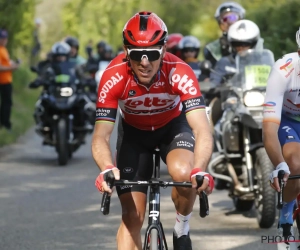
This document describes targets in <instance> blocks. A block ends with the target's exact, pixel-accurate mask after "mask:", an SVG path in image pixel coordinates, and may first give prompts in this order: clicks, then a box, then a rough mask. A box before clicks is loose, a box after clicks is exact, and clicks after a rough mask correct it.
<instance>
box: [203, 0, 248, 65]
mask: <svg viewBox="0 0 300 250" xmlns="http://www.w3.org/2000/svg"><path fill="white" fill-rule="evenodd" d="M245 13H246V11H245V9H244V8H243V7H242V6H241V5H240V4H238V3H236V2H225V3H222V4H221V5H220V6H219V7H218V8H217V9H216V12H215V19H216V20H217V22H218V25H219V28H220V30H221V31H222V36H221V37H220V38H219V39H217V40H215V41H213V42H211V43H209V44H207V45H206V46H205V47H204V49H203V54H204V58H205V59H206V60H209V61H210V62H211V64H212V67H214V66H215V64H216V62H217V61H219V60H220V59H221V58H222V57H224V56H228V55H230V54H231V48H230V44H229V42H228V40H227V32H228V29H229V27H230V26H231V25H232V24H234V23H235V22H236V21H238V20H241V19H244V17H245Z"/></svg>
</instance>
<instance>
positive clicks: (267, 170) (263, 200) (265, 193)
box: [254, 148, 276, 228]
mask: <svg viewBox="0 0 300 250" xmlns="http://www.w3.org/2000/svg"><path fill="white" fill-rule="evenodd" d="M254 170H255V175H254V178H255V179H256V182H257V183H256V184H257V186H258V189H257V191H256V194H255V208H256V217H257V221H258V224H259V227H260V228H270V227H271V226H272V225H273V224H274V222H275V217H276V207H275V203H276V193H275V191H274V190H273V188H271V186H270V183H269V176H270V174H271V173H272V171H273V170H274V168H273V165H272V163H271V161H270V159H269V157H268V155H267V152H266V150H265V148H259V149H257V150H256V152H255V164H254Z"/></svg>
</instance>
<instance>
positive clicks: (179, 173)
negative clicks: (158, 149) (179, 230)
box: [167, 148, 196, 215]
mask: <svg viewBox="0 0 300 250" xmlns="http://www.w3.org/2000/svg"><path fill="white" fill-rule="evenodd" d="M193 162H194V153H193V152H191V151H189V150H186V149H182V148H178V149H174V150H172V151H170V152H169V153H168V155H167V166H168V171H169V173H170V175H171V177H172V179H173V180H174V181H190V173H191V171H192V169H193ZM195 198H196V190H193V189H191V188H181V187H174V188H173V189H172V200H173V202H174V205H175V208H176V210H177V212H179V213H180V214H182V215H189V214H190V213H191V212H192V210H193V205H194V202H195Z"/></svg>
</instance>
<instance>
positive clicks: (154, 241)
mask: <svg viewBox="0 0 300 250" xmlns="http://www.w3.org/2000/svg"><path fill="white" fill-rule="evenodd" d="M149 250H160V249H159V239H158V231H157V230H155V229H152V230H151V232H150V248H149Z"/></svg>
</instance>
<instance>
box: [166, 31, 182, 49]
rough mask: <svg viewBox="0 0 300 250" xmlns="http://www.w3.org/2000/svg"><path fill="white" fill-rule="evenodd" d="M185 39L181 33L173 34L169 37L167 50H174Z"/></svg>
mask: <svg viewBox="0 0 300 250" xmlns="http://www.w3.org/2000/svg"><path fill="white" fill-rule="evenodd" d="M182 38H183V35H182V34H180V33H173V34H170V35H169V36H168V40H167V50H172V49H174V48H175V47H176V46H178V44H179V42H180V40H181V39H182Z"/></svg>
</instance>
